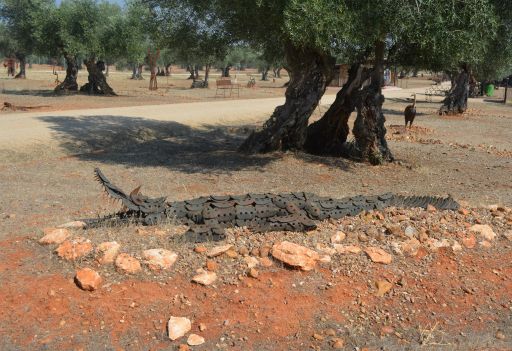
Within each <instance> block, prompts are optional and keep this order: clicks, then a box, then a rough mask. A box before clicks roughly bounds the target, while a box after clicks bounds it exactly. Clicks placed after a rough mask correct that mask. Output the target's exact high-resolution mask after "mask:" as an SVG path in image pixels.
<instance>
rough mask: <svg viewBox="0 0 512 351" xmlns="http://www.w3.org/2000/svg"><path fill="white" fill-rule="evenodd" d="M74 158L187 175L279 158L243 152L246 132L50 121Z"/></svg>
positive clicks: (110, 119) (116, 121)
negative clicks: (154, 168)
mask: <svg viewBox="0 0 512 351" xmlns="http://www.w3.org/2000/svg"><path fill="white" fill-rule="evenodd" d="M39 119H41V120H42V121H44V122H46V123H48V124H50V129H51V130H53V131H54V133H55V139H56V140H59V142H60V146H61V147H63V148H64V149H65V150H66V151H67V152H68V153H69V154H72V155H74V156H75V157H77V158H79V159H83V160H87V161H95V162H102V163H107V164H125V165H129V166H139V167H144V166H160V167H169V168H172V169H175V170H179V171H182V172H185V173H209V172H230V171H237V170H241V169H244V168H259V167H263V166H264V165H266V164H267V163H269V162H271V161H273V160H274V159H277V158H278V157H279V155H275V154H273V155H271V154H268V155H257V156H252V155H244V154H240V153H238V152H237V147H238V145H240V143H241V142H242V141H243V140H244V139H245V138H246V137H247V135H248V133H249V131H250V129H249V128H246V127H238V126H237V127H229V126H211V125H203V126H201V127H199V128H192V127H190V126H187V125H184V124H181V123H177V122H171V121H157V120H148V119H145V118H140V117H134V118H132V117H124V116H83V117H77V118H75V117H66V116H63V117H60V116H44V117H40V118H39Z"/></svg>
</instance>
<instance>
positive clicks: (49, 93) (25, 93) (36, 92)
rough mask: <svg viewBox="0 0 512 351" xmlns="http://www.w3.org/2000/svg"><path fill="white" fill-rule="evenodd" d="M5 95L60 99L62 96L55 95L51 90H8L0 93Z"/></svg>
mask: <svg viewBox="0 0 512 351" xmlns="http://www.w3.org/2000/svg"><path fill="white" fill-rule="evenodd" d="M1 93H2V94H5V95H21V96H43V97H61V96H62V95H58V94H55V92H54V91H53V89H38V90H28V89H23V90H10V89H3V90H2V91H1Z"/></svg>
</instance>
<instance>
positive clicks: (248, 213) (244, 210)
mask: <svg viewBox="0 0 512 351" xmlns="http://www.w3.org/2000/svg"><path fill="white" fill-rule="evenodd" d="M235 211H236V218H237V219H243V220H247V219H253V218H254V217H255V216H256V208H254V206H239V205H237V206H236V207H235Z"/></svg>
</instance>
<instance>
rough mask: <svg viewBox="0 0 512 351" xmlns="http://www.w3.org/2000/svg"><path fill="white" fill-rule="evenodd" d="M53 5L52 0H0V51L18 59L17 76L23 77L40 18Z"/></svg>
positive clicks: (31, 52) (35, 42)
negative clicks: (19, 67)
mask: <svg viewBox="0 0 512 351" xmlns="http://www.w3.org/2000/svg"><path fill="white" fill-rule="evenodd" d="M53 6H54V2H53V1H52V0H0V23H1V26H2V27H1V34H0V51H2V52H3V53H4V55H6V56H15V57H16V58H17V59H18V60H19V61H20V66H21V69H20V73H19V74H18V76H17V77H19V78H25V64H26V58H27V56H29V55H31V54H33V53H34V51H35V50H34V49H35V48H36V46H37V42H38V38H37V33H38V32H39V31H40V29H41V25H42V22H41V19H42V18H43V17H44V16H45V15H46V13H47V12H48V11H49V10H51V9H52V7H53Z"/></svg>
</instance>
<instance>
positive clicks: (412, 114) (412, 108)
mask: <svg viewBox="0 0 512 351" xmlns="http://www.w3.org/2000/svg"><path fill="white" fill-rule="evenodd" d="M411 96H413V97H414V102H413V103H412V105H409V106H407V107H406V108H405V111H404V116H405V128H407V123H409V128H410V127H412V122H414V118H416V94H413V95H411Z"/></svg>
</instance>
